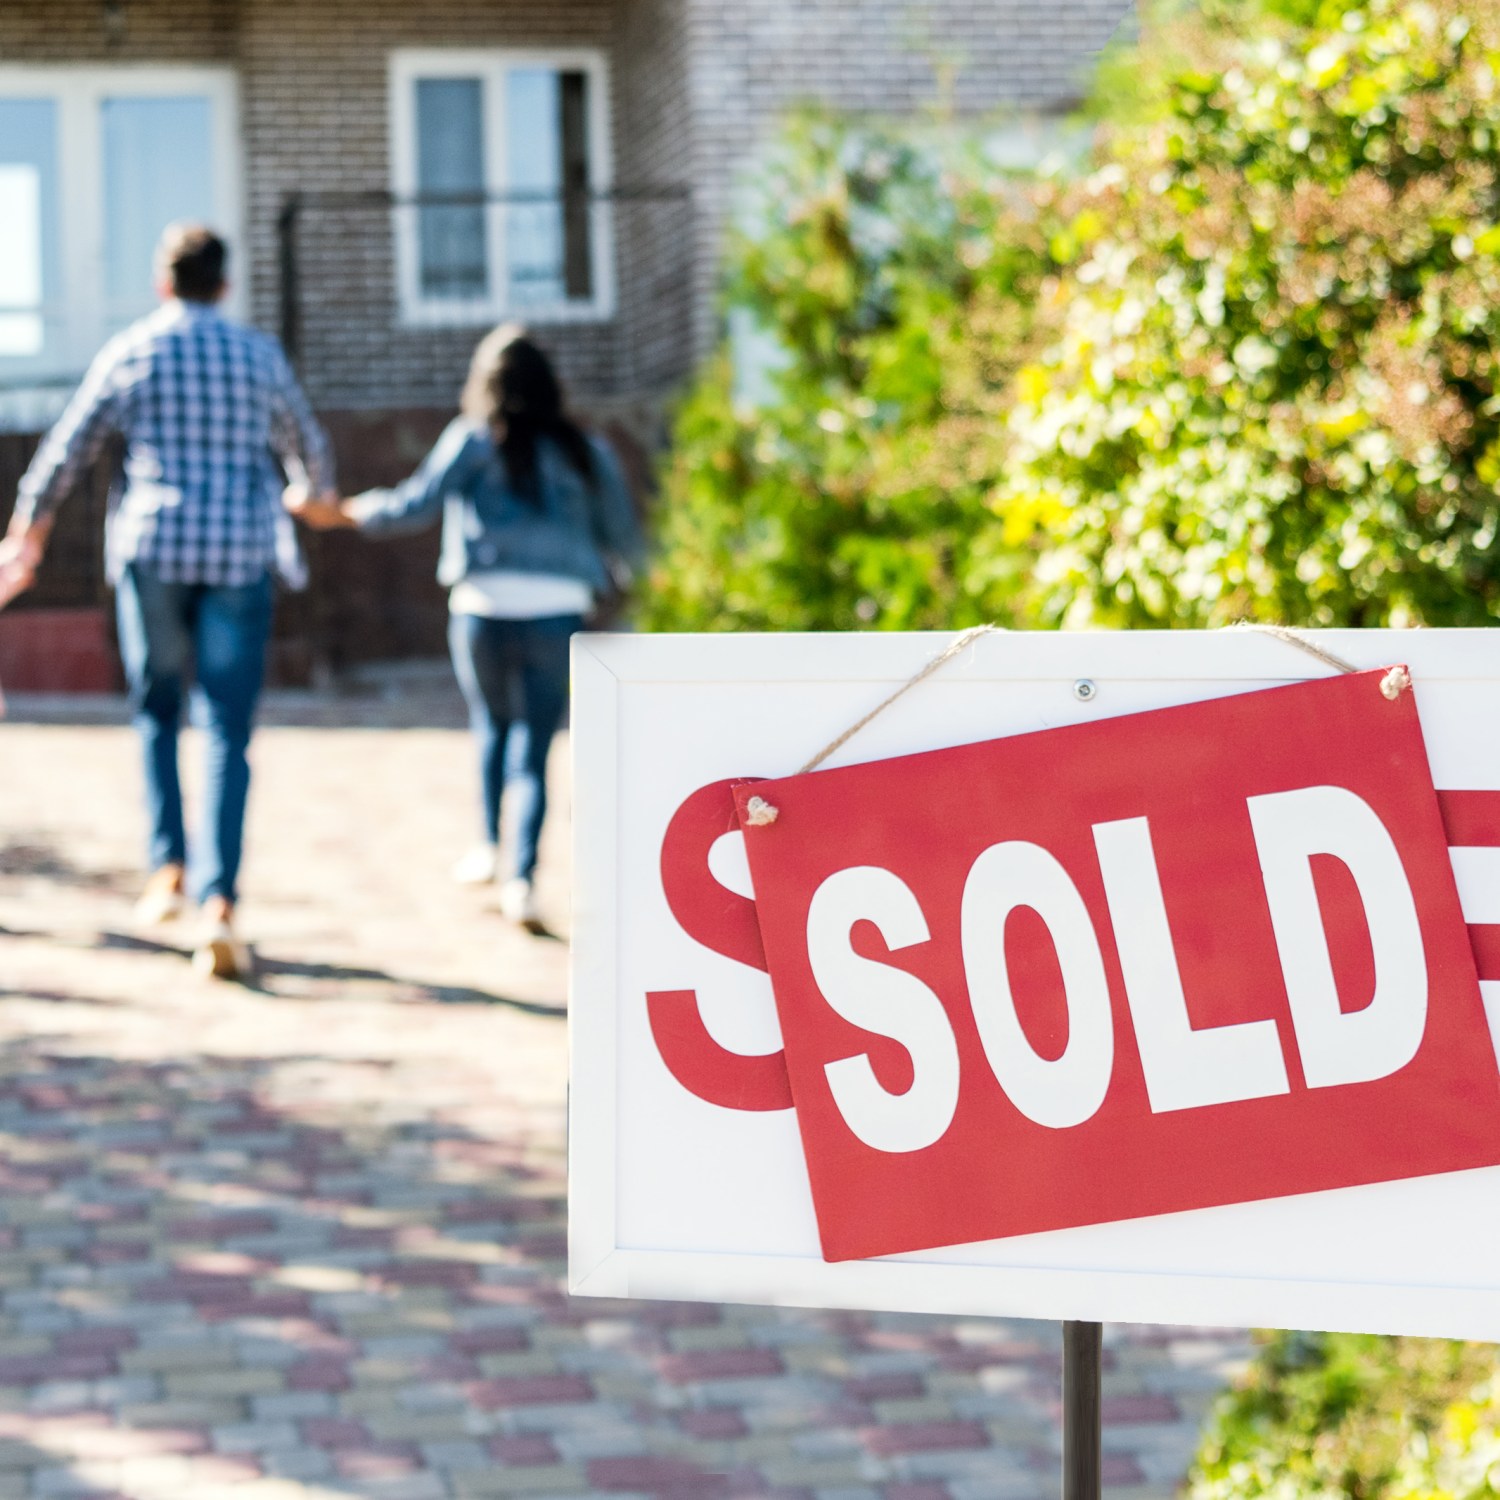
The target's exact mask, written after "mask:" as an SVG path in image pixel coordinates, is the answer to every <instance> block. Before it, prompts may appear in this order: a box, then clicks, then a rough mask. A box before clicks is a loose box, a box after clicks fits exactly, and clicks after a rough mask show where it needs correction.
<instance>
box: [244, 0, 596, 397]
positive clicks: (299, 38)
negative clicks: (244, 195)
mask: <svg viewBox="0 0 1500 1500" xmlns="http://www.w3.org/2000/svg"><path fill="white" fill-rule="evenodd" d="M241 15H242V19H241V42H240V57H241V62H242V67H243V76H244V100H245V103H244V120H245V148H246V158H247V164H248V177H247V180H248V197H249V207H250V212H249V224H250V231H249V246H248V249H249V255H250V265H251V273H252V274H251V281H252V286H253V288H254V293H255V295H254V310H255V318H256V321H257V322H259V323H262V324H263V325H265V326H268V327H276V326H277V319H278V299H279V287H280V277H279V266H278V250H277V238H276V219H277V214H278V212H279V209H280V207H281V204H282V202H283V200H284V199H285V197H286V195H287V194H289V193H292V192H301V193H303V194H305V195H307V206H306V208H305V210H304V212H303V215H302V217H301V220H300V223H299V230H298V260H299V266H300V273H301V277H302V284H303V297H302V299H301V305H302V319H303V337H302V346H303V370H304V375H305V379H306V382H307V385H308V388H309V392H310V394H311V395H312V397H313V399H314V400H315V401H316V402H317V403H318V404H319V405H321V406H325V407H339V408H380V407H396V408H408V407H414V406H427V405H430V406H441V407H448V406H451V405H452V404H453V401H454V399H455V397H456V394H457V391H458V388H459V386H460V384H461V383H462V379H463V374H464V371H465V368H466V367H467V363H468V358H469V354H470V352H471V351H472V349H473V347H474V344H475V341H476V339H477V338H478V336H479V334H480V333H481V332H483V329H482V328H478V327H476V328H456V329H433V330H427V329H410V328H402V327H401V326H399V323H398V320H397V316H396V292H395V267H394V247H393V239H392V232H391V220H390V215H389V211H388V210H386V209H383V208H378V207H376V208H371V207H363V206H361V207H354V206H348V205H344V206H342V207H340V206H335V205H331V204H328V203H327V202H326V200H324V201H322V202H320V196H319V195H326V194H335V193H348V192H350V191H354V192H358V191H364V190H374V191H377V192H378V191H381V190H384V189H387V188H389V187H390V185H391V179H390V141H389V131H388V123H387V110H388V82H387V67H388V60H389V55H390V53H391V51H392V50H393V49H396V48H400V47H441V46H447V45H453V46H456V47H457V46H465V47H503V46H539V47H545V46H598V47H601V48H604V49H608V48H609V45H610V43H611V40H612V37H613V30H614V4H613V0H506V3H504V4H495V3H493V0H425V3H413V0H364V3H362V4H360V5H358V6H353V5H345V4H339V3H330V0H324V3H318V4H312V3H309V0H243V4H242V12H241ZM538 331H539V333H541V335H542V336H543V338H544V341H545V342H546V344H547V346H548V347H549V348H550V349H551V350H552V351H553V352H554V353H555V355H556V357H557V359H558V362H559V365H560V367H561V368H562V370H563V373H564V375H565V378H566V379H567V381H568V384H569V386H570V388H571V389H573V390H574V391H575V392H577V393H579V394H580V395H582V396H585V397H587V396H590V395H594V394H610V393H613V392H614V391H616V390H617V388H618V380H617V358H616V356H617V340H616V330H615V325H614V324H613V323H606V324H602V325H601V324H591V325H583V326H559V327H555V328H547V327H545V326H539V329H538Z"/></svg>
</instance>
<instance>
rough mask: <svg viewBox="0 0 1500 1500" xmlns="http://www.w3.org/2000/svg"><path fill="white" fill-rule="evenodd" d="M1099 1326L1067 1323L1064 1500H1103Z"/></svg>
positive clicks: (1064, 1346) (1064, 1391)
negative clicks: (1100, 1476) (1100, 1465)
mask: <svg viewBox="0 0 1500 1500" xmlns="http://www.w3.org/2000/svg"><path fill="white" fill-rule="evenodd" d="M1103 1332H1104V1330H1103V1327H1102V1325H1101V1324H1098V1323H1064V1324H1063V1376H1062V1381H1063V1390H1062V1394H1063V1461H1062V1500H1100V1493H1101V1490H1100V1482H1099V1454H1100V1446H1101V1444H1100V1439H1101V1425H1100V1410H1099V1400H1100V1376H1099V1367H1100V1352H1101V1345H1102V1336H1103Z"/></svg>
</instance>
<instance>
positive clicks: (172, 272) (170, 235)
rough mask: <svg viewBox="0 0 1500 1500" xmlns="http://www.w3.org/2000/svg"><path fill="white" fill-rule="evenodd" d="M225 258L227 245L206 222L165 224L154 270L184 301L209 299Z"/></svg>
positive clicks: (219, 284) (218, 286)
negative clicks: (155, 269)
mask: <svg viewBox="0 0 1500 1500" xmlns="http://www.w3.org/2000/svg"><path fill="white" fill-rule="evenodd" d="M228 262H229V247H228V246H227V245H225V243H224V241H223V240H221V239H220V238H219V236H218V235H216V234H215V233H214V232H213V230H212V229H210V228H209V227H208V226H207V225H206V224H168V225H167V227H166V229H165V230H164V231H163V233H162V237H161V243H160V244H159V245H158V246H157V247H156V268H157V274H158V275H159V276H161V277H162V278H163V279H164V280H165V281H167V282H168V283H169V284H170V285H171V288H172V295H173V296H174V297H181V298H183V300H184V301H187V302H212V301H213V300H214V299H215V298H216V297H217V296H218V295H219V293H220V292H222V291H223V290H224V270H225V267H226V265H227V264H228Z"/></svg>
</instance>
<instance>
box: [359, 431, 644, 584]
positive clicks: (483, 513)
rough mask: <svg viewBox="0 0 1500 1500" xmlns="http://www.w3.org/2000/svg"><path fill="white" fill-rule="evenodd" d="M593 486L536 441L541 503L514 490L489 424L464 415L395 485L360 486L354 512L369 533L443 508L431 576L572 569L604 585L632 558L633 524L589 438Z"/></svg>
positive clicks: (611, 462)
mask: <svg viewBox="0 0 1500 1500" xmlns="http://www.w3.org/2000/svg"><path fill="white" fill-rule="evenodd" d="M589 446H590V448H591V449H592V450H593V457H594V483H593V484H592V485H591V484H590V483H589V482H588V481H587V480H586V479H585V478H584V476H583V475H581V474H580V473H579V472H578V471H577V470H576V469H575V468H574V467H573V466H572V464H570V463H569V462H568V460H567V458H566V457H565V455H564V454H563V452H562V450H561V449H560V448H559V447H558V446H557V444H556V443H554V442H552V441H551V440H550V439H543V440H542V441H541V442H539V443H538V445H537V455H536V461H537V477H538V480H539V482H540V483H539V490H540V494H541V504H540V505H537V504H535V503H534V502H533V501H530V500H528V499H527V498H525V497H523V496H522V495H520V494H518V493H517V491H516V490H515V488H514V487H513V485H512V484H511V482H510V476H509V475H508V474H507V472H506V469H505V461H504V459H503V458H502V457H501V455H500V453H499V452H498V450H497V449H496V447H495V444H494V441H493V440H492V438H491V437H490V434H489V432H488V431H487V430H486V429H485V428H484V427H483V426H482V425H481V424H479V423H477V422H474V421H472V420H471V419H470V418H468V417H458V418H456V419H455V420H454V421H452V422H450V423H449V424H448V427H447V429H446V431H444V433H443V435H442V437H440V438H439V439H438V440H437V443H436V444H435V445H434V447H433V449H432V452H431V453H429V454H428V455H427V457H426V458H425V459H423V460H422V464H421V467H420V468H419V469H418V470H417V472H416V473H415V474H413V475H412V476H411V478H410V479H407V480H406V481H404V482H403V483H402V484H398V485H397V486H396V487H395V488H394V489H389V490H367V491H366V492H365V493H364V494H362V495H359V496H357V497H356V498H355V500H354V504H353V513H354V516H355V520H356V524H357V525H358V527H359V529H360V531H362V532H363V533H365V534H366V535H368V536H396V535H400V534H402V533H406V532H414V531H421V530H423V529H425V528H426V527H428V526H430V525H431V524H432V523H433V522H434V521H435V520H436V519H437V518H438V516H439V515H440V514H441V516H442V519H443V541H442V551H441V554H440V556H439V559H438V581H439V582H440V583H443V584H445V585H447V586H449V587H451V586H452V585H453V584H455V583H458V582H460V581H461V580H463V579H464V578H465V577H467V576H468V575H469V574H470V573H485V572H494V571H497V570H503V571H505V572H515V573H551V574H557V575H560V576H562V577H565V578H577V579H580V580H582V581H583V582H584V583H586V584H588V585H589V587H590V588H592V589H595V590H605V589H607V588H608V587H609V586H610V584H611V583H612V582H615V581H617V580H616V579H615V577H614V569H615V568H616V567H618V566H619V565H623V566H624V567H625V568H626V569H627V570H633V569H635V568H636V567H638V566H639V564H640V561H641V558H642V556H643V554H644V550H645V547H644V541H643V539H642V536H641V529H640V524H639V522H638V521H637V520H636V514H635V506H634V505H633V504H632V502H631V499H630V492H629V490H628V489H627V488H626V485H625V478H624V475H623V474H622V473H621V471H620V465H619V460H618V459H616V457H615V455H614V452H613V450H612V449H610V447H609V446H608V445H607V444H606V443H604V442H603V441H601V440H600V439H598V438H595V437H590V438H589Z"/></svg>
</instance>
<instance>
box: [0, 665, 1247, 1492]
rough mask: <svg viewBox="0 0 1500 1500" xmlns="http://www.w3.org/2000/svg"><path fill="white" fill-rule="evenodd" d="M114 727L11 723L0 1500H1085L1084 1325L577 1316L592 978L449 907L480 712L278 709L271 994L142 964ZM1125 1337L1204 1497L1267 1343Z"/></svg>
mask: <svg viewBox="0 0 1500 1500" xmlns="http://www.w3.org/2000/svg"><path fill="white" fill-rule="evenodd" d="M80 716H81V715H80V709H79V707H78V706H76V705H75V706H72V707H70V708H69V709H68V710H67V711H66V712H62V713H57V712H53V711H51V710H49V706H48V705H46V704H42V703H32V704H29V705H28V704H25V703H21V704H12V718H11V719H10V720H9V721H7V722H6V723H3V724H0V1500H11V1497H17V1500H19V1497H44V1496H45V1497H59V1500H64V1497H65V1500H85V1497H87V1500H106V1497H115V1500H118V1497H127V1500H219V1497H224V1500H338V1497H348V1496H372V1497H385V1500H444V1497H455V1500H467V1497H481V1496H540V1495H544V1494H545V1495H549V1496H563V1497H568V1496H582V1495H613V1496H632V1495H641V1496H648V1495H649V1496H662V1497H669V1500H750V1497H780V1500H794V1497H795V1500H877V1497H884V1500H979V1497H1001V1500H1011V1497H1015V1500H1030V1497H1033V1496H1035V1497H1041V1496H1045V1495H1051V1494H1055V1493H1056V1490H1057V1478H1056V1476H1057V1464H1058V1452H1059V1435H1058V1426H1057V1423H1058V1373H1059V1338H1058V1333H1057V1330H1056V1328H1055V1327H1054V1326H1052V1325H1048V1324H1039V1323H1023V1322H997V1321H991V1320H963V1319H944V1318H917V1317H896V1316H886V1315H879V1316H875V1315H862V1314H847V1313H839V1314H813V1313H804V1312H791V1311H771V1310H766V1309H756V1308H741V1307H719V1306H699V1305H685V1304H684V1305H673V1304H649V1303H601V1302H596V1301H589V1300H578V1301H575V1300H573V1299H570V1298H569V1297H568V1296H566V1295H565V1293H564V1292H563V1290H562V1285H563V1250H564V1201H563V1200H564V1178H563V1172H564V1155H563V1098H564V1070H565V1058H564V1023H563V995H564V974H565V946H564V943H563V942H562V941H561V938H560V937H558V938H552V939H548V938H530V937H526V936H524V935H521V934H517V933H513V932H511V931H510V930H508V929H507V928H506V927H505V926H504V925H503V924H502V923H501V921H500V919H499V917H498V916H497V915H495V913H494V912H493V911H492V910H490V909H489V901H490V898H489V897H488V896H486V895H485V894H482V893H476V892H472V891H463V890H458V889H456V888H454V887H453V886H451V885H449V884H448V882H447V880H446V868H447V865H448V863H449V861H450V860H451V859H452V858H453V857H454V856H455V855H456V854H457V853H459V852H461V851H462V849H463V848H464V846H465V843H466V839H467V834H468V826H467V825H468V821H469V816H470V805H471V801H472V790H471V788H472V782H473V772H472V769H471V766H470V762H469V748H468V745H467V743H466V741H465V739H464V737H463V735H462V733H461V731H459V730H458V729H457V727H456V725H457V723H458V717H457V713H456V706H455V705H454V704H453V702H452V701H451V699H449V698H448V697H447V696H446V695H442V694H436V693H433V692H431V691H429V692H426V693H416V692H408V693H406V694H405V696H402V697H400V698H398V699H395V700H385V699H376V700H373V701H370V702H366V701H363V700H354V701H352V702H351V701H337V700H310V699H308V700H297V699H291V698H288V699H283V700H278V701H277V702H275V703H273V705H272V707H271V711H270V713H269V715H268V717H269V720H270V723H269V725H268V727H267V728H266V729H265V730H263V732H262V734H261V736H260V738H259V740H258V741H257V745H256V751H255V755H256V768H257V778H258V780H257V787H256V794H255V804H254V817H253V825H252V828H251V841H250V842H251V848H250V856H249V865H248V878H247V883H246V891H245V913H246V916H247V919H248V927H249V935H250V937H251V938H252V939H253V941H254V942H255V944H256V946H257V949H258V954H259V965H260V967H259V972H258V975H257V978H256V980H255V982H254V983H253V984H252V985H250V986H245V987H240V986H229V985H222V984H214V983H211V982H207V981H202V980H199V979H197V978H195V977H194V976H193V975H192V974H191V973H190V972H189V971H188V969H187V966H186V965H185V964H184V962H183V960H182V956H181V953H180V952H179V951H178V949H179V947H180V946H181V945H182V944H183V943H184V942H185V941H186V938H185V937H184V936H181V935H176V934H172V933H170V932H168V933H164V934H162V935H160V936H156V937H152V938H144V937H141V936H139V935H137V934H134V933H133V932H132V931H131V929H130V926H129V909H130V898H131V895H132V894H133V891H134V889H135V886H136V883H137V880H138V875H137V873H136V859H137V848H136V846H137V841H138V838H139V817H140V815H139V812H138V807H137V800H136V779H135V778H136V756H135V750H134V744H133V742H132V740H131V739H130V736H129V734H128V732H127V731H126V730H125V728H124V727H123V726H121V725H120V723H119V714H118V710H117V709H115V708H114V707H112V706H105V707H104V708H103V709H102V710H100V711H99V712H97V713H96V714H94V715H93V717H94V718H96V719H97V720H98V722H96V723H87V724H86V723H81V722H79V719H80ZM49 717H51V718H52V719H54V720H60V722H48V719H49ZM82 717H89V715H88V714H86V713H84V714H82ZM336 726H339V727H336ZM563 765H564V760H563V758H562V757H561V756H560V757H559V760H558V763H557V769H558V771H559V772H561V770H562V769H563ZM555 780H556V781H557V783H558V802H559V804H561V803H562V802H564V801H565V788H564V787H563V785H562V777H561V775H559V776H558V777H556V778H555ZM559 814H560V815H559V816H558V817H557V818H556V819H555V821H554V823H553V825H552V827H551V830H550V834H551V837H550V842H549V844H548V846H547V848H546V850H545V851H544V858H545V860H546V867H547V872H548V873H547V879H546V882H545V883H544V886H543V898H544V906H545V909H546V911H547V913H548V914H549V915H550V917H551V918H552V920H553V922H554V925H555V927H556V929H557V932H558V933H559V934H560V935H561V934H565V932H566V911H565V905H566V873H567V872H566V868H565V863H564V861H565V850H564V841H565V821H566V819H565V814H566V808H565V807H563V806H560V807H559ZM1106 1340H1107V1347H1106V1374H1105V1377H1104V1378H1105V1422H1106V1428H1105V1448H1106V1458H1105V1480H1106V1488H1107V1492H1108V1494H1109V1495H1110V1496H1111V1497H1113V1500H1146V1497H1157V1496H1163V1497H1164V1496H1167V1495H1169V1494H1170V1493H1171V1492H1172V1491H1173V1489H1174V1487H1175V1485H1176V1484H1177V1482H1178V1481H1179V1480H1180V1478H1181V1475H1182V1473H1183V1471H1184V1469H1185V1466H1186V1463H1187V1460H1188V1456H1189V1454H1190V1452H1191V1449H1192V1447H1193V1444H1194V1441H1195V1436H1196V1431H1197V1425H1198V1423H1199V1421H1200V1419H1201V1416H1202V1414H1203V1412H1204V1410H1205V1409H1206V1406H1207V1404H1208V1402H1209V1401H1210V1400H1211V1398H1212V1396H1213V1394H1214V1393H1215V1392H1216V1391H1217V1390H1218V1389H1220V1388H1221V1387H1222V1385H1223V1383H1224V1380H1225V1378H1226V1375H1227V1373H1228V1372H1229V1370H1230V1369H1231V1368H1232V1366H1233V1365H1234V1363H1235V1361H1236V1360H1238V1359H1239V1358H1241V1357H1242V1355H1243V1343H1242V1341H1241V1339H1240V1338H1239V1336H1237V1335H1234V1334H1222V1335H1220V1334H1213V1333H1210V1332H1204V1331H1192V1330H1160V1329H1157V1330H1145V1329H1129V1328H1110V1329H1109V1330H1107V1332H1106Z"/></svg>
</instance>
